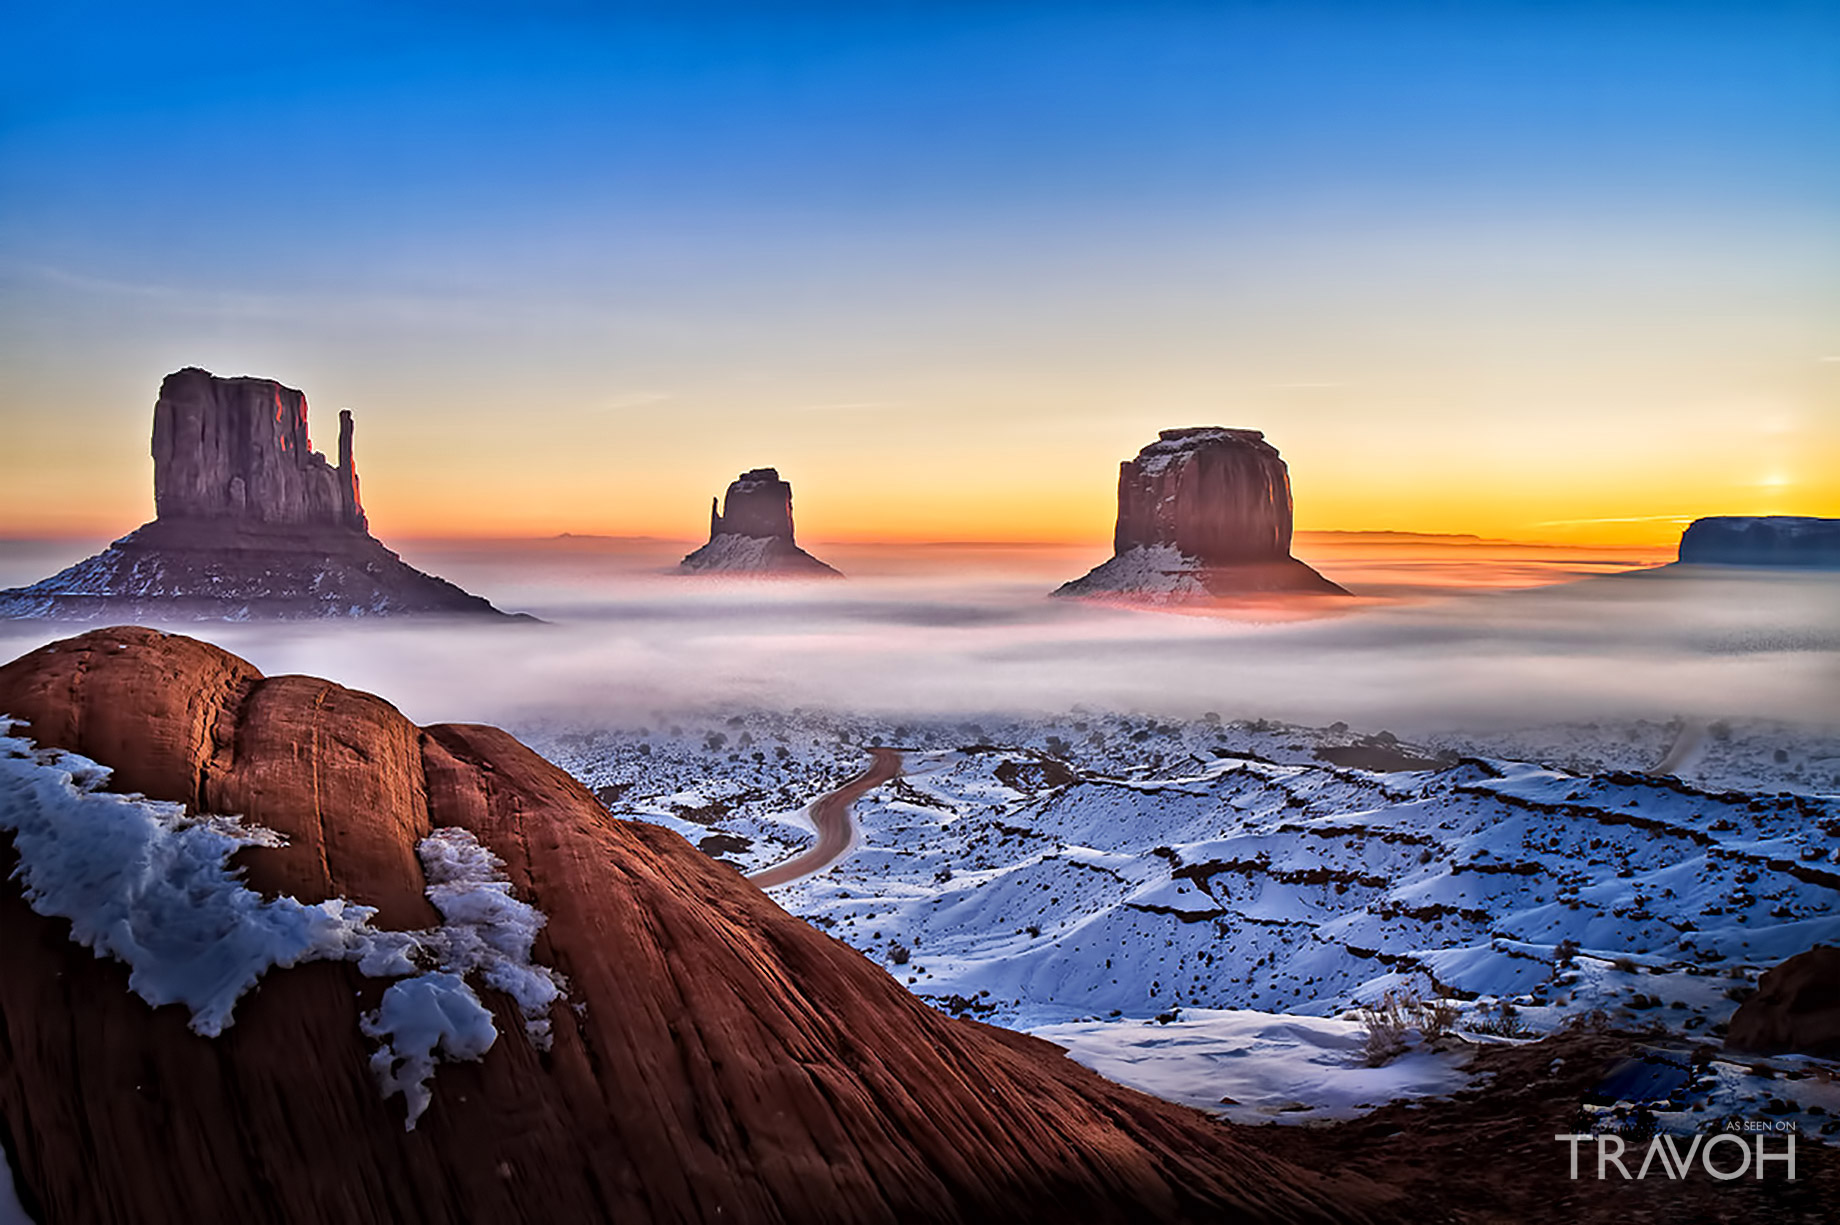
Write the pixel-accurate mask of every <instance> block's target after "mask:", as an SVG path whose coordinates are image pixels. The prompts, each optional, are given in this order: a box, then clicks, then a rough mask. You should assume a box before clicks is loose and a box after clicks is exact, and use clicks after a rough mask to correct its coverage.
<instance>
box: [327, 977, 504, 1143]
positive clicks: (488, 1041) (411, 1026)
mask: <svg viewBox="0 0 1840 1225" xmlns="http://www.w3.org/2000/svg"><path fill="white" fill-rule="evenodd" d="M358 1024H359V1028H361V1029H362V1030H363V1031H364V1034H365V1036H366V1037H370V1038H376V1039H378V1040H379V1041H380V1042H381V1043H382V1045H381V1046H380V1047H378V1048H377V1051H376V1053H375V1054H373V1055H372V1056H371V1071H372V1072H374V1073H376V1075H377V1081H378V1083H379V1084H380V1085H381V1086H382V1088H383V1095H384V1096H385V1097H388V1096H390V1095H391V1094H392V1093H400V1094H402V1095H403V1101H404V1102H405V1103H406V1104H407V1106H408V1117H407V1118H406V1119H404V1121H403V1128H404V1130H406V1131H414V1130H415V1124H416V1120H418V1119H420V1118H421V1117H422V1112H423V1111H425V1110H427V1109H428V1103H429V1102H430V1101H432V1100H433V1093H432V1092H431V1091H430V1090H429V1088H428V1082H429V1080H430V1079H431V1078H432V1077H433V1076H434V1065H435V1061H436V1058H437V1054H439V1055H441V1056H445V1057H446V1058H448V1059H478V1058H480V1057H482V1056H483V1055H484V1054H485V1053H486V1052H487V1051H489V1050H491V1049H492V1043H493V1042H495V1041H496V1040H497V1039H498V1027H497V1026H495V1025H493V1024H492V1014H491V1012H489V1011H488V1010H487V1009H486V1006H485V1005H484V1004H481V1003H480V1002H479V997H478V996H477V995H475V994H473V989H472V988H471V987H469V986H467V985H466V980H465V979H464V978H462V977H460V976H459V975H458V974H449V973H446V972H440V973H434V974H422V975H418V976H417V977H415V978H411V979H406V980H404V981H402V982H399V983H392V984H391V985H390V988H389V990H387V991H385V992H384V993H383V1003H382V1004H381V1005H380V1006H379V1007H378V1009H377V1011H375V1012H372V1013H367V1014H366V1015H365V1016H364V1017H363V1018H362V1019H361V1020H360V1021H359V1023H358Z"/></svg>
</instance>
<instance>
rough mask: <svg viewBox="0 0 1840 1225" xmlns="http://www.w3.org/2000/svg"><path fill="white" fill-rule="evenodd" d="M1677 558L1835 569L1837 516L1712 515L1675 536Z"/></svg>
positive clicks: (1839, 556)
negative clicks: (1678, 538)
mask: <svg viewBox="0 0 1840 1225" xmlns="http://www.w3.org/2000/svg"><path fill="white" fill-rule="evenodd" d="M1680 561H1681V562H1682V564H1686V565H1695V564H1711V565H1720V566H1770V567H1798V568H1799V567H1805V566H1806V567H1819V568H1824V569H1840V519H1817V518H1813V517H1810V516H1798V515H1757V516H1744V515H1716V516H1713V517H1710V518H1706V519H1695V520H1694V521H1693V522H1692V523H1691V524H1689V525H1688V526H1687V530H1686V531H1684V532H1682V533H1681V536H1680Z"/></svg>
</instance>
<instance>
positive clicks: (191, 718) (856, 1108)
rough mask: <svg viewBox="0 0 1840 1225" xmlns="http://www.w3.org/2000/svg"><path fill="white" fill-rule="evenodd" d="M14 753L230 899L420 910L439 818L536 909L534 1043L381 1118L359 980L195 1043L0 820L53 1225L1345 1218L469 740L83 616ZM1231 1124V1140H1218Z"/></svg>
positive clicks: (43, 1181) (1196, 1124)
mask: <svg viewBox="0 0 1840 1225" xmlns="http://www.w3.org/2000/svg"><path fill="white" fill-rule="evenodd" d="M0 712H5V713H7V714H10V715H11V716H13V717H14V718H15V719H18V720H23V721H24V726H22V727H18V728H16V729H15V733H14V734H16V735H25V736H29V737H30V738H32V739H33V740H35V741H36V742H37V743H38V744H39V745H40V746H41V747H57V748H62V749H66V750H70V751H74V752H78V753H82V754H84V755H86V756H88V757H91V758H93V759H94V760H96V761H99V762H101V763H103V764H105V765H107V766H110V767H112V768H113V770H114V775H113V778H112V780H111V782H110V784H109V785H110V786H111V787H113V788H114V789H117V790H122V791H136V792H141V793H144V794H145V795H147V796H150V797H155V798H164V799H169V800H174V801H179V802H183V803H184V804H185V805H186V806H187V807H188V809H191V810H194V811H198V812H227V813H238V814H242V815H244V816H245V817H246V818H247V819H248V820H250V821H253V822H258V823H260V824H262V825H265V826H268V827H270V828H272V829H275V830H278V831H280V832H281V833H283V834H285V835H286V837H287V839H288V840H289V844H288V845H287V846H286V847H285V848H264V847H247V848H244V849H242V850H240V851H239V852H238V853H237V860H236V862H238V863H240V864H241V866H242V867H243V869H244V870H245V872H246V881H247V883H248V884H249V886H250V887H251V888H253V889H256V890H258V891H260V892H262V893H263V894H265V895H270V896H275V895H280V894H291V895H292V896H294V897H296V898H299V899H301V900H302V901H305V902H311V901H315V900H319V899H325V898H329V897H334V896H339V897H345V898H349V899H354V900H357V901H360V902H363V903H365V904H368V905H372V906H376V907H378V908H379V910H380V912H381V914H380V916H379V920H378V921H379V922H383V923H388V924H390V925H393V926H400V927H412V926H417V925H426V924H429V923H432V922H434V921H435V918H436V916H435V913H434V912H433V911H432V909H431V907H430V905H429V902H428V901H427V900H426V899H425V897H424V892H423V890H424V879H423V875H422V869H421V868H420V866H419V863H418V860H417V857H416V854H415V850H414V847H415V845H416V843H417V840H418V839H420V838H422V837H423V836H425V835H427V834H428V833H429V831H430V830H431V829H433V828H436V827H442V826H461V827H464V828H465V829H467V830H470V831H472V833H473V834H474V835H475V836H476V837H477V838H478V839H479V841H480V842H481V843H483V844H484V845H485V846H486V847H488V848H489V849H490V850H492V851H493V852H495V853H496V854H497V855H499V856H500V857H502V858H503V859H504V861H505V864H506V869H505V871H506V874H507V876H508V877H509V879H510V881H511V883H512V886H513V888H514V890H515V892H516V896H517V897H518V898H521V899H524V900H527V901H529V902H530V903H531V904H533V905H535V906H537V907H538V908H539V909H541V910H542V911H543V912H544V913H545V914H547V916H548V925H547V927H546V928H544V929H543V931H542V933H541V935H540V936H539V938H538V940H537V943H536V947H535V957H536V960H537V961H539V962H541V963H542V964H544V965H547V966H550V967H553V968H555V969H557V970H560V971H561V972H562V973H563V974H564V975H566V976H567V979H568V982H569V996H568V999H567V1000H566V1001H563V1002H560V1003H558V1004H557V1005H556V1006H555V1007H554V1008H553V1009H552V1012H551V1020H552V1022H553V1025H554V1045H553V1047H552V1049H550V1050H549V1051H548V1052H539V1051H538V1050H537V1049H536V1048H535V1047H534V1046H533V1045H532V1044H530V1043H529V1042H526V1041H523V1040H521V1037H520V1036H519V1035H518V1034H517V1024H516V1022H517V1014H516V1011H515V1008H514V1007H513V1006H512V1004H511V1002H510V1001H509V999H508V998H506V997H504V996H502V995H500V994H499V993H497V992H496V991H493V990H491V989H489V988H485V987H484V986H480V988H479V992H480V996H481V998H482V999H484V1000H485V1001H486V1002H487V1003H488V1004H489V1005H490V1007H491V1009H492V1011H493V1013H494V1014H495V1017H496V1020H497V1022H498V1029H499V1032H500V1037H499V1039H498V1041H497V1042H496V1044H495V1045H493V1046H492V1047H491V1049H490V1050H489V1051H488V1052H487V1053H486V1054H485V1056H484V1058H483V1059H482V1060H480V1061H477V1062H459V1063H451V1064H445V1065H443V1066H442V1067H441V1069H440V1071H439V1073H438V1075H437V1077H436V1079H435V1081H434V1086H433V1087H434V1100H433V1104H432V1106H431V1107H430V1108H429V1110H428V1112H427V1114H425V1115H424V1116H423V1117H422V1118H421V1120H420V1123H419V1125H418V1127H417V1128H416V1130H414V1131H405V1130H404V1126H403V1122H404V1114H403V1106H402V1103H401V1100H400V1099H398V1098H390V1099H387V1100H386V1099H385V1098H383V1097H382V1096H381V1095H380V1094H379V1091H378V1088H377V1086H376V1084H375V1083H374V1082H373V1079H372V1076H371V1073H370V1071H369V1070H368V1067H367V1064H366V1058H367V1042H366V1040H365V1039H364V1038H363V1037H362V1036H361V1035H360V1033H359V1029H358V1018H359V1014H360V1012H361V1011H363V1010H365V1009H369V1008H372V1007H374V1006H375V1005H376V1003H377V1000H378V998H379V992H380V991H381V985H380V982H379V980H377V979H371V978H365V977H363V976H361V975H360V974H359V973H358V972H357V970H356V969H355V968H354V967H353V966H352V965H351V964H350V963H348V962H316V963H311V964H305V965H299V966H296V967H294V968H291V969H276V970H271V971H270V972H269V974H268V975H267V976H266V977H265V978H263V979H262V980H261V982H260V983H259V984H258V985H257V987H256V988H255V989H254V990H253V991H252V992H251V993H249V994H248V995H245V996H244V997H243V998H242V1000H241V1001H240V1003H239V1004H238V1005H237V1009H236V1014H235V1018H234V1024H232V1025H231V1026H230V1027H229V1028H228V1029H226V1030H225V1031H224V1032H223V1033H222V1034H221V1035H220V1036H219V1037H217V1038H205V1037H200V1036H198V1035H197V1034H194V1033H193V1032H192V1031H191V1030H190V1029H188V1027H187V1019H188V1018H187V1014H186V1011H185V1009H183V1008H182V1007H178V1006H171V1005H169V1006H166V1007H161V1008H157V1009H156V1008H150V1007H149V1006H148V1005H147V1004H146V1003H145V1002H143V1001H142V1000H141V999H140V998H139V997H138V996H136V995H134V994H132V993H131V992H130V990H129V988H128V984H127V977H128V974H127V969H126V967H124V966H123V965H122V964H120V963H118V962H115V961H112V960H106V961H105V960H100V959H98V958H96V957H95V956H94V955H93V954H92V953H91V952H89V951H88V950H87V949H84V948H81V947H79V946H78V945H76V944H73V943H72V942H71V941H70V939H69V924H68V923H66V922H65V921H63V920H54V919H49V918H45V917H42V916H40V915H39V914H37V913H36V912H34V911H33V910H31V909H30V908H29V907H28V905H27V903H26V901H25V900H24V897H23V895H22V892H21V886H20V884H19V882H18V881H17V880H15V879H13V878H11V877H10V876H9V875H7V874H8V873H10V872H11V871H12V869H13V868H14V867H15V866H16V864H17V860H18V851H17V849H16V847H15V846H14V843H13V835H12V834H10V833H0V1124H3V1125H4V1127H3V1130H4V1138H5V1140H6V1145H7V1147H8V1149H9V1150H10V1151H11V1153H12V1156H13V1158H14V1162H15V1169H16V1170H17V1171H18V1179H17V1181H18V1182H19V1184H20V1191H21V1198H22V1201H23V1203H24V1204H25V1206H26V1208H27V1210H28V1211H30V1212H32V1213H34V1214H35V1215H36V1216H37V1218H38V1219H39V1220H40V1221H41V1222H43V1225H62V1223H64V1222H96V1221H275V1222H328V1221H338V1222H345V1223H361V1222H373V1221H375V1222H384V1221H391V1222H437V1221H438V1222H449V1221H453V1222H459V1221H532V1222H538V1221H540V1222H559V1221H566V1222H583V1221H621V1222H630V1221H708V1222H716V1221H721V1222H780V1221H785V1222H876V1221H975V1222H985V1221H1052V1222H1067V1221H1130V1222H1141V1221H1159V1222H1161V1221H1210V1222H1215V1221H1238V1220H1254V1221H1338V1222H1347V1221H1359V1220H1371V1219H1398V1217H1399V1216H1400V1215H1401V1209H1400V1207H1399V1201H1398V1200H1397V1198H1396V1197H1394V1196H1393V1195H1392V1194H1391V1193H1389V1192H1387V1191H1385V1190H1384V1189H1382V1188H1380V1187H1378V1186H1377V1185H1375V1184H1373V1183H1371V1182H1367V1181H1364V1180H1363V1179H1361V1178H1360V1177H1358V1176H1356V1175H1352V1174H1339V1173H1335V1174H1326V1173H1321V1172H1313V1171H1311V1170H1308V1169H1305V1168H1302V1167H1300V1166H1298V1165H1296V1164H1293V1163H1291V1162H1289V1161H1286V1160H1284V1159H1281V1158H1277V1157H1272V1156H1268V1155H1265V1154H1263V1153H1261V1152H1258V1151H1256V1150H1254V1149H1253V1148H1252V1147H1251V1146H1250V1145H1248V1144H1247V1143H1245V1142H1243V1140H1242V1138H1241V1134H1236V1131H1235V1129H1234V1128H1232V1127H1230V1126H1226V1125H1223V1124H1220V1123H1217V1122H1214V1121H1212V1120H1209V1119H1208V1118H1206V1117H1204V1116H1202V1115H1201V1114H1198V1113H1196V1112H1193V1111H1190V1110H1187V1109H1185V1108H1182V1107H1179V1106H1176V1105H1173V1104H1170V1103H1167V1102H1163V1101H1160V1100H1157V1099H1154V1098H1151V1097H1147V1096H1145V1095H1143V1094H1140V1093H1137V1092H1135V1091H1132V1090H1129V1089H1125V1088H1123V1087H1121V1086H1119V1085H1116V1084H1113V1083H1111V1082H1109V1081H1106V1080H1104V1079H1102V1078H1100V1077H1099V1076H1097V1075H1095V1074H1093V1073H1091V1072H1088V1071H1086V1070H1085V1069H1083V1068H1081V1067H1079V1066H1078V1065H1076V1064H1074V1063H1073V1062H1072V1061H1071V1060H1068V1059H1067V1058H1065V1057H1064V1056H1063V1054H1062V1053H1061V1051H1060V1050H1059V1048H1056V1047H1053V1046H1051V1045H1049V1044H1047V1043H1045V1042H1041V1041H1039V1040H1036V1039H1032V1038H1029V1037H1026V1036H1023V1035H1019V1034H1015V1033H1009V1032H1006V1031H1003V1030H999V1029H994V1028H990V1027H987V1026H983V1025H980V1024H978V1023H976V1022H971V1021H962V1020H954V1019H952V1018H950V1017H947V1016H945V1015H943V1014H941V1013H938V1012H935V1011H933V1010H931V1009H929V1008H927V1007H926V1006H925V1005H924V1004H922V1003H920V1002H919V1001H918V1000H916V999H914V998H913V997H912V996H910V995H909V994H907V992H906V991H904V990H903V989H902V988H901V987H900V986H899V985H898V984H897V983H896V982H895V981H894V980H893V979H891V978H890V977H889V976H888V975H887V974H886V973H885V972H884V971H883V970H881V969H880V968H879V967H877V966H875V965H873V964H871V963H870V962H869V961H867V960H866V959H865V958H863V957H862V956H861V955H860V954H858V953H856V952H855V951H853V950H852V949H850V948H849V947H848V946H846V945H844V944H842V943H840V942H838V941H836V940H833V939H832V938H830V937H829V936H826V935H824V934H823V933H821V932H818V931H816V930H814V929H813V928H811V927H810V926H808V925H806V924H805V923H803V922H801V921H799V920H797V919H795V918H793V917H791V916H789V915H787V914H786V913H785V912H784V911H782V910H780V909H779V908H778V907H777V906H775V905H774V904H773V902H772V901H770V900H769V899H768V898H767V897H766V896H765V895H764V894H763V893H761V892H760V890H758V889H757V888H755V887H754V886H752V885H750V884H748V883H747V882H746V881H745V880H744V879H742V878H741V877H740V876H739V875H738V874H736V873H735V872H734V871H733V870H732V869H730V868H728V867H727V866H725V865H721V864H717V863H715V862H714V861H712V860H710V859H709V858H707V857H705V856H704V855H702V854H701V853H700V852H698V851H696V850H695V849H694V848H692V847H691V846H690V845H689V844H688V843H687V842H685V841H684V840H683V839H682V838H680V837H679V836H678V835H677V834H675V833H672V832H669V831H667V830H664V829H661V828H657V827H654V826H649V825H644V824H640V823H634V822H627V821H622V820H619V819H617V818H615V817H613V816H611V815H610V814H609V813H608V812H607V811H606V810H605V809H604V808H603V807H602V806H601V805H600V804H599V803H597V802H596V801H595V799H594V798H593V797H592V796H591V795H590V794H588V792H587V791H586V790H585V789H584V788H583V787H582V786H581V785H580V784H578V783H577V782H576V781H575V780H573V779H572V778H570V777H569V776H568V775H566V774H564V773H563V772H562V771H561V770H559V769H557V768H556V767H555V766H552V765H550V764H549V763H547V762H545V761H544V760H543V759H541V758H540V757H538V756H537V755H536V754H535V753H534V752H531V751H530V750H529V749H527V748H525V747H524V746H523V745H521V744H519V743H518V742H517V741H516V740H514V739H513V738H512V737H510V736H509V735H507V734H506V733H504V732H502V731H499V730H496V729H494V728H489V727H480V726H465V725H454V724H449V725H440V726H433V727H427V728H421V727H416V726H415V725H413V724H411V723H410V722H409V721H408V720H407V719H406V718H404V717H403V716H402V715H401V714H399V713H398V712H397V711H396V709H395V708H394V707H392V706H391V705H390V704H389V703H388V702H385V701H384V700H382V699H381V698H377V697H373V696H371V695H369V694H364V693H358V692H354V691H352V690H348V689H344V688H341V687H340V686H338V685H335V684H332V683H330V682H328V681H323V680H315V679H313V678H310V677H304V676H279V677H272V678H264V677H263V676H262V675H261V674H260V673H258V672H257V671H256V669H255V668H253V667H252V666H250V665H249V664H247V663H245V662H244V661H242V660H240V659H238V658H236V657H234V656H232V655H229V654H227V653H225V652H224V651H222V650H219V649H217V648H215V647H213V646H209V645H207V644H205V643H202V642H199V641H196V640H193V639H190V638H186V637H180V636H169V635H166V634H162V633H159V632H156V631H153V630H148V629H141V628H128V629H105V630H97V631H93V632H91V633H88V634H84V635H83V636H81V637H78V638H72V639H68V640H65V641H62V642H58V643H54V644H52V645H50V646H47V647H43V648H40V649H38V650H36V651H34V652H32V653H31V654H29V655H27V656H25V657H23V658H21V659H19V660H16V661H15V662H13V663H11V664H9V665H7V666H5V667H4V668H0ZM1242 1134H1243V1133H1242Z"/></svg>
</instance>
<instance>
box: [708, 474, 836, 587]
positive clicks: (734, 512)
mask: <svg viewBox="0 0 1840 1225" xmlns="http://www.w3.org/2000/svg"><path fill="white" fill-rule="evenodd" d="M678 569H679V570H680V571H682V572H684V573H686V574H729V575H744V574H754V575H772V576H779V577H807V578H841V577H843V576H842V575H841V574H839V573H838V572H837V571H836V570H834V569H832V568H831V567H830V566H827V565H825V564H824V563H823V562H821V561H819V560H818V559H817V558H815V557H813V556H812V555H811V554H809V553H807V552H806V551H805V550H804V549H801V548H799V546H798V545H797V544H795V543H794V542H793V539H792V485H791V484H790V483H789V482H787V481H783V480H781V479H780V476H779V471H778V469H775V468H754V469H752V470H750V471H747V472H743V473H742V474H741V475H740V476H738V477H736V478H735V480H734V481H733V482H732V483H731V484H730V485H729V487H728V492H727V493H726V494H724V495H723V497H722V500H721V506H720V509H718V508H717V504H716V499H714V498H711V499H710V500H709V543H708V544H706V545H704V546H703V547H702V548H700V549H698V550H697V551H696V552H694V553H692V554H690V555H689V556H688V557H686V558H684V560H683V561H682V562H681V563H679V565H678Z"/></svg>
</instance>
